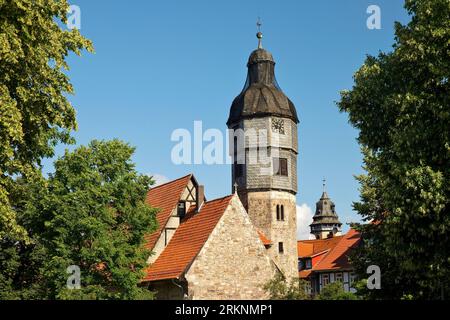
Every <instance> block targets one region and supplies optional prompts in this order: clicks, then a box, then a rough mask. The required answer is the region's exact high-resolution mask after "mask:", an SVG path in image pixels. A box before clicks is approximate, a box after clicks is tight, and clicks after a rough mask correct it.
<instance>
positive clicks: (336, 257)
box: [313, 229, 361, 271]
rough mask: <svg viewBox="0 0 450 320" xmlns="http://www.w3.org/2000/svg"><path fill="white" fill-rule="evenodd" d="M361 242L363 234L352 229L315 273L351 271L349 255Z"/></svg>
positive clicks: (326, 256)
mask: <svg viewBox="0 0 450 320" xmlns="http://www.w3.org/2000/svg"><path fill="white" fill-rule="evenodd" d="M360 240H361V233H360V232H358V231H356V230H354V229H350V230H349V231H348V232H347V233H346V234H345V235H344V236H343V237H342V238H341V239H340V241H339V242H338V243H337V244H336V245H335V246H334V248H332V249H331V250H330V252H329V253H328V254H327V255H325V256H324V257H323V259H322V260H320V261H319V262H318V263H317V265H316V266H314V268H313V270H314V271H325V270H336V269H349V268H351V266H350V263H349V261H348V255H349V254H350V251H351V250H352V248H354V247H356V246H357V245H358V244H359V241H360Z"/></svg>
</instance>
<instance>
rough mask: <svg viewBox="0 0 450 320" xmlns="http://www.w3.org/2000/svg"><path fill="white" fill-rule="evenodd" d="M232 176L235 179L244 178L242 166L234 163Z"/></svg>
mask: <svg viewBox="0 0 450 320" xmlns="http://www.w3.org/2000/svg"><path fill="white" fill-rule="evenodd" d="M234 176H235V177H236V178H239V177H242V176H244V165H243V164H238V163H236V164H235V165H234Z"/></svg>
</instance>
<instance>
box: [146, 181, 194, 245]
mask: <svg viewBox="0 0 450 320" xmlns="http://www.w3.org/2000/svg"><path fill="white" fill-rule="evenodd" d="M191 178H192V174H188V175H187V176H184V177H182V178H179V179H176V180H173V181H170V182H167V183H165V184H162V185H159V186H156V187H154V188H151V189H150V190H149V191H148V193H147V198H146V201H145V202H146V203H147V204H149V205H151V206H152V207H154V208H159V209H160V211H159V212H158V213H157V214H156V220H157V221H158V229H157V230H156V231H155V232H153V233H152V234H148V235H146V236H144V239H145V244H144V246H145V248H146V249H150V250H151V249H153V247H154V246H155V244H156V241H157V240H158V238H159V236H160V234H161V231H162V229H163V228H164V226H165V225H166V223H167V221H168V220H169V218H170V214H171V213H172V211H173V210H174V209H175V207H176V206H177V204H178V201H179V200H180V198H181V194H182V192H183V190H184V189H185V188H186V186H187V184H188V182H189V180H190V179H191Z"/></svg>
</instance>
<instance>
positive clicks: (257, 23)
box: [256, 17, 263, 49]
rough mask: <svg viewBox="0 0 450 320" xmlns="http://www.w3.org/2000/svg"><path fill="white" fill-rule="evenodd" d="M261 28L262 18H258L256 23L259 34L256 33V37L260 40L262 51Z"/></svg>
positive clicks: (259, 45)
mask: <svg viewBox="0 0 450 320" xmlns="http://www.w3.org/2000/svg"><path fill="white" fill-rule="evenodd" d="M261 26H262V22H261V18H260V17H258V20H257V21H256V27H257V28H258V32H257V33H256V37H257V38H258V49H262V37H263V34H262V32H261Z"/></svg>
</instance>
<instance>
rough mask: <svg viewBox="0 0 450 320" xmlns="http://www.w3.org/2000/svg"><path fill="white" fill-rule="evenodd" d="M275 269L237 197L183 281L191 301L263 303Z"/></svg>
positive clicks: (233, 199) (232, 200)
mask: <svg viewBox="0 0 450 320" xmlns="http://www.w3.org/2000/svg"><path fill="white" fill-rule="evenodd" d="M274 272H275V266H274V264H273V262H272V260H271V259H270V257H269V256H268V254H267V250H266V248H265V246H264V243H263V241H262V239H261V237H260V235H259V234H258V230H257V229H256V228H255V227H254V226H253V224H252V223H251V221H250V219H249V217H248V214H247V212H246V211H245V208H244V207H243V205H242V203H241V202H240V200H239V198H238V197H237V196H234V197H233V198H232V199H231V202H230V205H229V206H228V207H227V208H226V211H225V213H224V214H223V215H222V217H221V218H220V221H219V222H218V223H217V225H216V226H215V228H214V230H212V232H211V235H210V236H209V238H208V240H207V241H206V243H205V244H204V246H203V247H202V249H201V250H200V252H199V253H198V255H197V256H196V258H195V259H194V260H193V262H192V264H191V265H190V267H189V269H188V271H187V272H186V275H185V278H186V280H187V281H188V287H189V295H190V296H191V298H192V299H206V298H207V299H266V298H267V296H266V292H265V291H264V290H263V288H262V286H263V284H264V283H266V282H267V281H269V280H270V279H272V277H273V275H274Z"/></svg>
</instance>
